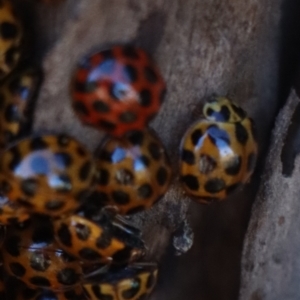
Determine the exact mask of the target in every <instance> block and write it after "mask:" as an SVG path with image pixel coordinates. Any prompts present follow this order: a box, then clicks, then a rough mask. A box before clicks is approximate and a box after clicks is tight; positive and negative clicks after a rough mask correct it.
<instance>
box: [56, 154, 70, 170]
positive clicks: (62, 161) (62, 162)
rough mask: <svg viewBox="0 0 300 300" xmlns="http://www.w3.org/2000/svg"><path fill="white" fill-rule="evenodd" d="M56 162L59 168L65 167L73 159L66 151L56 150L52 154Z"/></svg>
mask: <svg viewBox="0 0 300 300" xmlns="http://www.w3.org/2000/svg"><path fill="white" fill-rule="evenodd" d="M54 159H55V161H56V164H57V165H58V166H59V167H61V168H67V167H69V166H71V164H72V162H73V159H72V156H71V155H70V154H69V153H67V152H58V153H55V154H54Z"/></svg>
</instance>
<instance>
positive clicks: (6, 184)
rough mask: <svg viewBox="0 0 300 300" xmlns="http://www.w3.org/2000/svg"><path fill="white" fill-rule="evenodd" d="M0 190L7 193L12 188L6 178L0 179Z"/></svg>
mask: <svg viewBox="0 0 300 300" xmlns="http://www.w3.org/2000/svg"><path fill="white" fill-rule="evenodd" d="M1 190H2V192H3V193H4V194H7V193H9V192H10V191H11V190H12V187H11V184H10V183H9V182H8V181H6V180H2V181H1ZM0 197H1V196H0Z"/></svg>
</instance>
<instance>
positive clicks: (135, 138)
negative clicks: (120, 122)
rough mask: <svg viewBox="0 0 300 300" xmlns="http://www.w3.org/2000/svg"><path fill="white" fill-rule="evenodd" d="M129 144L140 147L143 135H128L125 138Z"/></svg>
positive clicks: (138, 132) (141, 133)
mask: <svg viewBox="0 0 300 300" xmlns="http://www.w3.org/2000/svg"><path fill="white" fill-rule="evenodd" d="M127 138H128V140H129V141H130V143H131V144H132V145H134V146H141V145H142V144H143V141H144V134H143V132H140V131H134V132H131V133H129V134H128V136H127Z"/></svg>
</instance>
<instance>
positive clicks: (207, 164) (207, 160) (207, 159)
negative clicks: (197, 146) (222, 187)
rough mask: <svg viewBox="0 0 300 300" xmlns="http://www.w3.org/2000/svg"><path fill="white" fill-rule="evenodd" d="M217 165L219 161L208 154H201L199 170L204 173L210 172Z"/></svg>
mask: <svg viewBox="0 0 300 300" xmlns="http://www.w3.org/2000/svg"><path fill="white" fill-rule="evenodd" d="M216 166H217V162H216V161H215V160H214V159H213V158H212V157H211V156H210V155H207V154H201V155H200V158H199V165H198V168H199V171H200V172H201V173H202V174H209V173H211V172H212V171H213V170H214V169H215V168H216Z"/></svg>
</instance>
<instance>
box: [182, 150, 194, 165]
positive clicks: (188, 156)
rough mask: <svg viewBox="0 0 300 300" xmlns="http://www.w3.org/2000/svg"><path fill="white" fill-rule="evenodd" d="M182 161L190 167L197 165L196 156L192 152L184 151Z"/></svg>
mask: <svg viewBox="0 0 300 300" xmlns="http://www.w3.org/2000/svg"><path fill="white" fill-rule="evenodd" d="M181 160H182V161H184V162H185V163H187V164H188V165H193V164H194V163H195V155H194V153H193V152H192V151H190V150H187V149H183V150H182V152H181Z"/></svg>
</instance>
